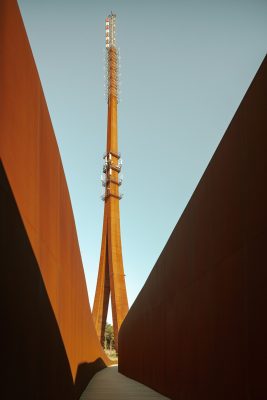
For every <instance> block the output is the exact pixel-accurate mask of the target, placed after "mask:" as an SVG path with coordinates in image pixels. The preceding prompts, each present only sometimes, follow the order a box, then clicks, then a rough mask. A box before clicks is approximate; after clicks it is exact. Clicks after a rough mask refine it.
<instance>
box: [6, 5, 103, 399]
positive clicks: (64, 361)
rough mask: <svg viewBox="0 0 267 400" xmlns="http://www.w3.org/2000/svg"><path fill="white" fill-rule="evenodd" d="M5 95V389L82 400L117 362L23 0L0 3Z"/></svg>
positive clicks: (27, 393) (40, 395)
mask: <svg viewBox="0 0 267 400" xmlns="http://www.w3.org/2000/svg"><path fill="white" fill-rule="evenodd" d="M0 88H1V89H0V159H1V189H0V190H1V193H2V194H1V197H0V205H1V254H0V262H1V278H2V279H1V311H2V313H1V315H6V320H5V322H4V329H1V330H2V333H3V337H4V338H5V340H4V341H1V343H2V344H4V348H3V349H2V350H3V352H1V356H3V358H4V360H5V362H4V369H5V373H4V374H3V375H2V376H1V378H2V381H3V386H1V394H3V392H4V393H5V388H6V390H7V391H8V393H9V395H7V394H6V395H5V396H4V397H5V398H12V393H13V392H12V386H13V385H16V386H17V387H19V389H18V390H19V392H18V393H19V394H20V395H21V396H20V397H21V398H36V399H39V398H46V399H47V398H51V399H52V398H74V397H77V396H78V395H79V393H80V392H81V390H82V389H83V387H84V386H85V384H86V383H87V382H88V381H89V379H90V377H91V376H92V375H93V374H94V372H96V371H97V370H98V369H100V368H103V366H105V364H106V363H108V362H109V361H108V360H107V358H106V356H105V354H104V352H103V351H102V348H101V346H100V344H99V341H98V339H97V336H96V332H95V329H94V325H93V321H92V317H91V311H90V306H89V300H88V294H87V288H86V283H85V277H84V272H83V266H82V261H81V256H80V251H79V245H78V240H77V234H76V228H75V223H74V218H73V213H72V208H71V202H70V197H69V193H68V188H67V184H66V180H65V176H64V171H63V167H62V163H61V159H60V155H59V151H58V146H57V143H56V139H55V135H54V132H53V127H52V124H51V121H50V117H49V113H48V110H47V106H46V102H45V98H44V95H43V91H42V87H41V84H40V80H39V77H38V72H37V70H36V66H35V63H34V59H33V55H32V53H31V49H30V45H29V42H28V39H27V36H26V32H25V29H24V26H23V22H22V19H21V16H20V13H19V9H18V6H17V3H16V1H15V0H2V1H1V2H0ZM25 277H27V279H26V278H25ZM26 288H27V290H26ZM29 305H32V308H29ZM2 324H3V321H2ZM18 344H19V345H18ZM57 344H58V345H57ZM14 349H17V350H16V351H15V350H14ZM55 360H57V361H55ZM52 365H54V367H53V368H52ZM49 366H50V367H49ZM63 366H64V368H63ZM51 368H52V369H51ZM49 371H50V372H49ZM51 371H54V372H53V373H54V381H55V382H57V381H58V382H59V385H58V386H60V388H61V389H59V390H58V391H57V390H56V388H55V385H54V384H53V379H52V378H53V373H52V372H51ZM61 373H62V374H63V375H64V377H66V379H65V380H64V379H62V377H60V374H61ZM41 375H42V378H41ZM37 380H38V382H39V383H38V382H37ZM41 381H42V384H43V385H46V391H45V392H44V390H43V389H42V388H41V387H42V385H41V384H40V382H41ZM64 381H65V385H64ZM71 387H72V388H74V389H75V390H70V388H71ZM31 388H34V396H32V397H29V396H28V395H29V393H33V392H31ZM32 390H33V389H32ZM53 390H54V392H53ZM55 390H56V392H55ZM44 393H45V394H44ZM66 393H69V395H68V396H69V397H66ZM23 394H24V395H25V396H24V397H23ZM15 395H16V393H14V396H15ZM15 397H16V396H15Z"/></svg>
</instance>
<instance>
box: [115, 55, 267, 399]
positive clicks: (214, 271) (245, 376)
mask: <svg viewBox="0 0 267 400" xmlns="http://www.w3.org/2000/svg"><path fill="white" fill-rule="evenodd" d="M266 99H267V59H265V61H264V63H263V64H262V66H261V68H260V70H259V71H258V73H257V75H256V77H255V79H254V81H253V83H252V85H251V87H250V88H249V90H248V92H247V94H246V96H245V98H244V99H243V101H242V103H241V105H240V107H239V109H238V110H237V112H236V115H235V116H234V118H233V120H232V122H231V123H230V126H229V127H228V129H227V132H226V134H225V136H224V137H223V139H222V141H221V143H220V145H219V147H218V149H217V150H216V152H215V154H214V156H213V158H212V160H211V162H210V164H209V165H208V167H207V170H206V171H205V173H204V175H203V177H202V179H201V180H200V182H199V185H198V187H197V188H196V190H195V192H194V194H193V196H192V198H191V200H190V201H189V203H188V205H187V207H186V209H185V211H184V213H183V215H182V216H181V218H180V220H179V222H178V224H177V225H176V227H175V229H174V231H173V233H172V235H171V236H170V238H169V240H168V242H167V244H166V246H165V248H164V250H163V251H162V253H161V255H160V257H159V259H158V261H157V263H156V265H155V267H154V269H153V270H152V272H151V274H150V276H149V278H148V280H147V281H146V283H145V285H144V287H143V289H142V291H141V292H140V294H139V296H138V297H137V300H136V301H135V303H134V304H133V306H132V308H131V309H130V311H129V313H128V315H127V317H126V319H125V321H124V323H123V324H122V327H121V331H120V335H119V370H120V371H121V372H122V373H124V374H126V375H128V376H129V377H131V378H133V379H137V380H139V381H141V382H143V383H145V384H146V385H149V386H151V387H153V388H155V389H156V390H157V391H159V392H161V393H163V394H165V395H167V396H169V397H170V398H172V399H188V400H189V399H194V400H201V399H203V400H204V399H205V400H209V399H210V400H211V399H212V400H214V399H216V400H219V399H224V400H225V399H244V400H245V399H257V400H263V399H265V398H267V385H266V372H267V345H266V338H267V312H266V307H267V290H266V282H267V268H266V267H267V250H266V244H267V189H266V182H267V104H266V103H267V101H266ZM163 212H164V209H163ZM156 228H158V229H160V227H157V216H156V215H155V229H156Z"/></svg>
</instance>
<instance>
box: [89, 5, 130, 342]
mask: <svg viewBox="0 0 267 400" xmlns="http://www.w3.org/2000/svg"><path fill="white" fill-rule="evenodd" d="M106 68H107V101H108V120H107V146H106V153H105V155H104V166H103V174H104V177H103V179H102V185H103V186H104V188H105V192H104V195H103V196H102V199H103V200H104V220H103V232H102V244H101V253H100V261H99V270H98V278H97V286H96V293H95V299H94V306H93V319H94V323H95V327H96V331H97V334H98V337H99V339H100V341H101V343H102V344H103V343H104V332H105V325H106V319H107V312H108V304H109V297H111V306H112V318H113V329H114V340H115V348H116V349H118V331H119V329H120V326H121V324H122V321H123V320H124V318H125V316H126V314H127V312H128V300H127V293H126V285H125V275H124V269H123V260H122V248H121V236H120V209H119V201H120V199H121V197H122V196H121V194H120V192H119V188H120V185H121V179H120V176H119V175H120V172H121V165H122V163H121V157H120V153H119V152H118V132H117V103H118V50H117V46H116V14H113V13H112V12H111V14H110V15H109V16H108V17H107V18H106Z"/></svg>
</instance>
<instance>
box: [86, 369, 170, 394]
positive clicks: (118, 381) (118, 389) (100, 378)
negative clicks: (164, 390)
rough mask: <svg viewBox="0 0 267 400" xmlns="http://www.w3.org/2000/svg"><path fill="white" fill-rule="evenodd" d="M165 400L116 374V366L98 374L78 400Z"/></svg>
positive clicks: (146, 388) (152, 391)
mask: <svg viewBox="0 0 267 400" xmlns="http://www.w3.org/2000/svg"><path fill="white" fill-rule="evenodd" d="M128 399H129V400H135V399H138V400H142V399H145V400H149V399H151V400H152V399H153V400H164V399H165V400H167V399H168V398H167V397H165V396H162V395H161V394H159V393H157V392H155V391H154V390H152V389H150V388H148V387H147V386H145V385H142V384H141V383H139V382H136V381H134V380H132V379H130V378H127V377H126V376H124V375H122V374H120V373H119V372H118V367H117V366H111V367H108V368H104V369H103V370H102V371H100V372H98V373H97V374H96V375H95V376H94V377H93V379H92V380H91V381H90V383H89V385H88V386H87V388H86V389H85V391H84V392H83V394H82V396H81V398H80V400H128Z"/></svg>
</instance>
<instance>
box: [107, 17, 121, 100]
mask: <svg viewBox="0 0 267 400" xmlns="http://www.w3.org/2000/svg"><path fill="white" fill-rule="evenodd" d="M119 59H120V57H119V51H118V49H117V46H116V14H113V13H112V12H111V14H110V15H109V16H108V17H107V18H106V57H105V69H106V74H105V77H106V82H105V87H106V99H107V101H109V98H110V96H111V95H113V96H114V97H116V98H117V102H118V101H119V69H120V65H119Z"/></svg>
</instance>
